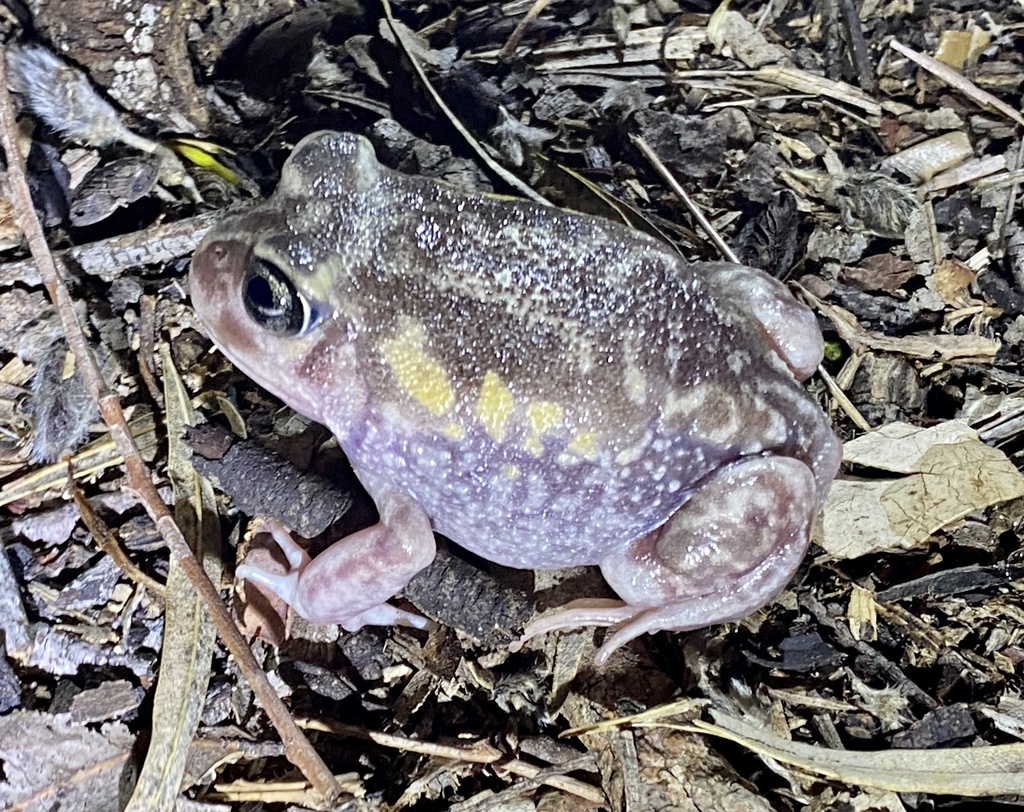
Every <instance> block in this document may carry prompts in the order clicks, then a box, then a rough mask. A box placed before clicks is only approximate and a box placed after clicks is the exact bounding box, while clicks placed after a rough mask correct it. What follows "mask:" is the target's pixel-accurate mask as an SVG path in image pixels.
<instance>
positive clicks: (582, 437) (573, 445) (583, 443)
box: [565, 431, 597, 460]
mask: <svg viewBox="0 0 1024 812" xmlns="http://www.w3.org/2000/svg"><path fill="white" fill-rule="evenodd" d="M565 450H566V451H568V452H570V453H571V454H576V455H578V456H580V457H583V459H585V460H592V459H596V458H597V434H595V433H594V432H592V431H578V432H576V434H574V435H573V438H572V439H571V440H570V441H569V444H568V445H567V446H566V447H565Z"/></svg>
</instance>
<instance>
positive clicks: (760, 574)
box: [523, 456, 818, 664]
mask: <svg viewBox="0 0 1024 812" xmlns="http://www.w3.org/2000/svg"><path fill="white" fill-rule="evenodd" d="M817 507H818V503H817V497H816V491H815V482H814V476H813V474H812V473H811V470H810V469H809V468H808V467H807V466H806V465H804V464H803V463H802V462H800V461H799V460H795V459H791V458H787V457H770V456H768V457H753V458H745V459H741V460H738V461H736V462H734V463H732V464H730V465H727V466H725V467H724V468H722V469H720V470H719V471H717V472H716V473H714V474H713V475H712V476H711V477H710V478H709V479H708V480H706V481H705V482H703V483H701V485H700V487H699V488H698V489H697V491H696V492H695V493H694V495H693V497H692V498H691V499H690V500H689V501H688V502H686V504H684V505H683V506H682V507H681V508H680V509H679V510H678V511H677V512H676V513H675V514H673V516H672V517H671V518H670V519H669V521H668V522H667V523H666V524H664V525H662V526H661V527H660V528H658V529H657V530H655V531H654V532H652V533H649V534H648V535H646V536H643V537H641V538H639V539H637V540H636V541H634V542H633V543H632V544H630V545H627V547H626V548H625V549H624V550H623V551H622V552H621V553H615V554H613V555H610V556H608V557H607V558H605V559H604V560H603V561H602V562H601V572H602V573H603V574H604V576H605V578H606V579H607V580H608V583H609V584H610V585H611V586H612V588H613V589H614V590H615V591H616V592H617V593H618V594H619V595H620V596H621V597H622V598H623V599H624V603H619V604H617V605H609V604H607V603H605V604H604V605H600V606H594V605H590V606H579V605H577V606H576V607H574V608H566V609H563V610H561V611H559V612H557V613H555V614H553V615H549V616H547V617H541V618H538V619H537V620H536V621H534V622H532V623H530V624H529V625H528V626H527V628H526V631H525V633H524V638H523V639H526V638H528V637H532V636H534V635H537V634H541V633H544V632H547V631H552V630H555V629H566V628H576V627H578V626H588V625H596V626H617V627H618V628H617V629H616V630H615V632H614V633H613V634H612V635H611V636H610V637H609V638H608V640H607V641H606V642H605V644H604V645H603V646H602V647H601V649H600V650H599V651H598V653H597V656H596V658H595V661H596V662H597V663H598V664H600V663H603V662H604V661H606V660H607V659H608V657H609V656H611V654H612V652H614V651H615V650H616V649H617V648H619V647H620V646H622V645H623V644H624V643H626V642H628V641H629V640H632V639H633V638H634V637H638V636H639V635H641V634H644V633H645V632H655V631H659V630H663V629H665V630H675V631H685V630H688V629H697V628H700V627H702V626H710V625H713V624H716V623H724V622H727V621H731V620H738V619H739V618H742V617H744V616H745V615H747V614H749V613H750V612H752V611H754V610H755V609H757V608H759V607H760V606H763V605H764V604H765V603H767V602H768V601H769V600H771V598H772V597H774V596H775V594H776V593H778V592H779V591H780V590H781V589H782V587H783V586H785V585H786V583H787V582H788V581H789V579H790V577H791V576H792V574H793V572H794V571H795V570H796V568H797V567H798V566H799V564H800V561H801V559H802V558H803V555H804V552H805V551H806V549H807V541H808V532H809V529H810V523H811V520H812V519H813V518H814V515H815V513H816V512H817Z"/></svg>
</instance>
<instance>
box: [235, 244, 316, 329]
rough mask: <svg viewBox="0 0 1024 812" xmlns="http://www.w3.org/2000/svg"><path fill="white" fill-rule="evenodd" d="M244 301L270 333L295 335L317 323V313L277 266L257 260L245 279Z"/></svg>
mask: <svg viewBox="0 0 1024 812" xmlns="http://www.w3.org/2000/svg"><path fill="white" fill-rule="evenodd" d="M242 299H243V301H244V302H245V309H246V312H248V314H249V315H250V316H251V317H252V320H253V321H255V322H256V323H257V324H259V325H260V326H261V327H263V328H264V329H266V330H269V331H270V332H272V333H274V334H276V335H281V336H294V335H299V334H300V333H304V332H306V331H307V330H308V329H309V328H310V327H312V326H313V325H314V324H315V323H316V313H315V311H314V310H313V308H312V307H311V306H310V304H309V302H308V301H307V300H306V297H304V296H303V295H302V294H301V293H299V292H298V291H297V290H296V289H295V285H293V284H292V281H291V280H290V279H289V278H288V277H287V276H286V275H285V274H284V272H283V271H282V270H281V269H280V268H278V267H277V266H276V265H274V264H272V263H270V262H267V261H266V260H265V259H259V258H253V260H252V261H251V262H250V263H249V269H248V270H247V271H246V272H245V279H243V280H242Z"/></svg>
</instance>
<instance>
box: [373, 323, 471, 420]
mask: <svg viewBox="0 0 1024 812" xmlns="http://www.w3.org/2000/svg"><path fill="white" fill-rule="evenodd" d="M426 340H427V333H426V330H424V329H423V325H422V324H420V323H419V322H418V321H415V320H413V319H409V320H407V321H406V323H405V324H404V325H403V326H402V328H401V329H400V330H399V331H398V333H397V334H396V335H395V336H393V337H392V338H388V339H386V340H384V341H382V342H381V345H380V351H381V355H383V356H384V361H385V362H386V363H387V365H388V366H389V367H391V371H392V372H394V373H395V378H396V379H397V380H398V385H399V386H401V387H402V388H403V389H404V390H405V391H406V392H408V393H409V394H410V395H411V396H412V397H413V398H415V399H416V401H417V402H419V404H420V405H421V406H423V407H424V408H426V410H427V411H428V412H430V413H431V414H432V415H435V416H437V417H441V416H442V415H445V414H447V413H448V411H449V410H450V409H451V408H452V406H453V405H454V403H455V393H454V392H452V387H451V383H449V381H448V373H447V371H446V370H445V368H444V366H443V365H442V364H441V362H440V361H437V360H436V359H434V358H431V357H430V356H429V355H427V353H426V352H425V351H424V349H423V345H424V344H425V343H426Z"/></svg>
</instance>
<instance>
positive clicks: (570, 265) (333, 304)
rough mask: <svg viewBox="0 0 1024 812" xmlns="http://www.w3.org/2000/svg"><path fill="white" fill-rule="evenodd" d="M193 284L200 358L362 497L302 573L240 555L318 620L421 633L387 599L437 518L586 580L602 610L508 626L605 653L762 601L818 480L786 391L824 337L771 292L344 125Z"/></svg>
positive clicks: (753, 280)
mask: <svg viewBox="0 0 1024 812" xmlns="http://www.w3.org/2000/svg"><path fill="white" fill-rule="evenodd" d="M190 284H191V292H192V300H193V303H194V305H195V309H196V312H197V314H198V315H199V318H200V320H201V321H202V323H203V325H204V326H205V328H206V330H207V331H208V332H209V334H210V336H211V337H212V338H213V341H214V342H215V343H216V344H217V346H218V347H220V348H221V350H223V352H224V353H225V354H226V355H227V356H228V358H230V359H231V360H232V361H233V362H234V363H235V364H236V365H237V366H238V367H239V368H240V369H242V370H243V371H244V372H246V373H247V374H248V375H249V376H251V377H252V378H253V379H254V380H256V381H257V382H258V383H260V384H261V385H263V386H264V387H266V388H267V389H269V390H270V391H271V392H273V393H274V394H275V395H277V396H278V397H280V398H281V399H283V400H284V401H285V402H286V403H287V404H289V405H290V406H292V407H293V408H294V409H296V410H297V411H299V412H301V413H302V414H304V415H306V416H308V417H310V418H312V419H313V420H316V421H319V422H321V423H323V424H324V425H326V426H327V427H328V428H330V430H331V431H332V432H333V433H334V435H335V436H336V437H337V440H338V443H339V444H340V445H341V448H342V449H343V450H344V451H345V453H346V454H347V455H348V458H349V460H350V461H351V463H352V467H353V469H354V470H355V473H356V475H357V476H358V477H359V480H360V481H361V482H362V484H363V485H364V486H365V488H366V490H367V491H368V492H369V494H370V496H371V497H372V498H373V500H374V502H375V503H376V505H377V508H378V510H379V513H380V522H379V524H377V525H375V526H373V527H370V528H368V529H366V530H362V531H360V532H358V533H355V534H353V535H350V536H348V537H347V538H344V539H342V540H341V541H339V542H338V543H337V544H335V545H334V546H332V547H331V548H330V549H328V550H326V551H325V552H324V553H322V554H321V555H319V556H318V557H317V558H315V559H313V560H310V559H309V557H308V556H307V555H306V554H305V553H304V551H303V550H302V549H301V548H299V547H298V546H296V545H295V544H294V542H291V541H290V540H288V539H286V538H279V539H278V542H279V544H281V545H282V547H283V549H284V552H285V555H286V558H287V559H288V562H289V565H290V571H289V572H287V573H286V574H283V575H282V574H271V573H269V572H266V571H264V570H262V569H259V568H257V567H253V566H251V565H243V566H242V567H240V568H239V575H240V576H242V577H244V578H247V579H250V580H253V581H257V582H259V583H260V584H262V585H264V586H265V587H269V588H270V590H272V591H273V592H275V593H277V594H278V595H280V596H281V597H282V598H284V599H285V600H286V601H287V602H288V603H289V604H290V605H291V606H292V607H293V608H294V609H295V611H297V612H298V613H299V614H301V615H303V616H305V617H307V618H309V619H310V620H311V621H314V622H320V623H327V622H338V623H341V624H342V625H343V626H344V627H345V628H346V629H350V630H354V629H357V628H359V627H360V626H362V625H363V624H366V623H375V624H390V623H411V624H414V625H421V624H422V622H423V621H422V618H419V617H418V616H416V615H411V614H409V613H406V612H402V611H401V610H399V609H397V608H395V607H393V606H391V605H389V604H388V603H387V602H386V601H387V600H388V599H389V598H391V597H392V596H393V595H394V594H395V593H396V592H397V591H399V590H400V589H401V588H402V587H403V586H404V585H405V584H406V583H408V581H409V579H410V578H412V576H413V575H415V573H416V572H417V571H419V570H420V569H422V568H423V567H425V566H426V565H427V564H429V563H430V561H431V560H432V559H433V557H434V552H435V546H434V536H433V531H435V530H436V531H437V532H439V533H442V534H443V535H445V536H447V537H448V538H450V539H452V540H453V541H455V542H456V543H458V544H460V545H462V546H463V547H465V548H466V549H468V550H471V551H473V552H474V553H476V554H478V555H480V556H483V557H484V558H486V559H489V560H491V561H495V562H498V563H500V564H504V565H506V566H511V567H523V568H546V569H553V568H560V567H568V566H574V565H585V564H596V565H598V566H600V568H601V571H602V573H603V574H604V576H605V578H607V580H608V582H609V584H610V585H611V586H612V588H613V589H614V590H615V592H616V593H618V595H619V596H620V597H621V599H622V601H621V602H607V601H606V602H603V603H600V604H598V602H586V604H585V605H583V606H576V607H572V606H570V607H569V608H564V609H562V610H560V611H559V612H558V613H556V614H554V615H553V616H548V617H542V618H541V619H540V620H539V621H535V622H534V623H533V624H531V625H530V627H528V628H527V631H526V634H527V636H529V635H532V634H537V633H540V632H544V631H549V630H552V629H561V628H571V627H576V626H580V625H612V626H616V627H617V628H616V630H615V631H614V633H613V634H611V635H610V637H609V638H608V639H607V641H606V642H605V643H604V646H603V648H602V649H601V650H600V652H599V653H598V657H597V659H598V661H599V662H600V661H603V660H605V659H607V657H608V656H609V654H610V653H611V652H612V651H614V650H615V649H616V648H617V647H619V646H620V645H622V644H623V643H624V642H626V641H627V640H630V639H632V638H633V637H636V636H637V635H639V634H642V633H644V632H651V631H657V630H659V629H676V630H683V629H692V628H697V627H701V626H706V625H709V624H713V623H720V622H723V621H728V620H735V619H738V618H740V617H743V616H744V615H746V614H748V613H749V612H751V611H753V610H754V609H756V608H758V607H759V606H761V605H762V604H764V603H765V602H767V601H768V600H769V599H771V598H772V597H773V596H774V595H775V594H776V593H777V592H778V591H779V590H781V589H782V587H783V586H784V585H785V584H786V583H787V581H788V580H789V578H790V577H791V575H792V574H793V572H794V570H795V569H796V567H797V566H798V564H799V563H800V560H801V559H802V557H803V554H804V552H805V550H806V547H807V543H808V532H809V528H810V524H811V521H812V519H813V518H814V516H815V515H816V514H817V512H818V510H819V509H820V507H821V504H822V501H823V500H824V498H825V494H826V492H827V490H828V488H829V484H830V483H831V481H832V479H833V477H834V476H835V474H836V471H837V468H838V466H839V458H840V454H839V446H838V443H837V441H836V438H835V436H834V434H833V433H832V431H831V429H830V428H829V425H828V422H827V420H826V418H825V416H824V414H823V413H822V411H821V410H820V409H819V408H818V406H817V405H816V404H815V402H814V401H813V400H812V399H811V398H810V397H809V396H808V395H807V394H806V392H805V391H804V390H803V388H802V387H801V385H800V383H799V381H801V380H803V379H805V378H806V377H808V376H809V375H810V374H811V373H812V372H813V370H814V369H815V367H816V366H817V364H818V362H819V361H820V360H821V356H822V337H821V333H820V331H819V329H818V326H817V322H816V320H815V318H814V315H813V314H812V313H811V312H810V310H808V309H807V308H806V307H804V306H803V305H802V304H800V303H798V302H797V301H796V300H795V299H794V298H793V297H792V296H791V295H790V294H789V292H788V291H787V289H786V288H785V287H784V286H783V285H782V284H781V283H779V282H778V281H776V280H775V279H773V278H771V277H769V276H767V275H765V274H764V273H762V272H760V271H757V270H754V269H752V268H747V267H743V266H739V265H733V264H727V263H698V264H689V263H686V262H684V261H683V260H681V259H680V258H679V257H678V256H677V255H676V254H675V253H674V252H673V251H672V250H671V249H670V248H669V247H667V246H665V245H663V244H662V243H660V242H658V241H656V240H654V239H652V238H650V237H647V236H645V235H643V234H639V233H637V232H635V231H633V230H631V229H628V228H626V227H624V226H622V225H618V224H616V223H614V222H611V221H609V220H605V219H603V218H599V217H591V216H584V215H580V214H574V213H571V212H567V211H561V210H558V209H553V208H547V207H544V206H541V205H536V204H533V203H527V202H522V201H510V200H507V199H501V198H497V197H492V196H484V195H478V194H468V193H465V192H462V191H457V190H456V189H454V188H451V187H449V186H446V185H443V184H441V183H438V182H435V181H433V180H428V179H425V178H418V177H409V176H407V175H403V174H401V173H398V172H394V171H392V170H390V169H387V168H385V167H383V166H381V165H380V164H379V163H378V162H377V160H376V157H375V155H374V152H373V148H372V147H371V145H370V143H369V142H368V141H367V140H366V139H364V138H362V137H359V136H356V135H350V134H342V133H333V132H319V133H314V134H313V135H310V136H308V137H307V138H305V139H304V140H303V141H302V142H301V143H300V144H299V145H298V146H297V147H296V148H295V151H294V152H293V153H292V155H291V156H290V158H289V159H288V161H287V163H286V164H285V165H284V168H283V170H282V174H281V182H280V185H279V186H278V188H277V191H276V192H275V193H274V195H273V196H272V197H271V198H269V199H268V200H267V201H266V202H264V203H262V204H261V205H258V206H255V207H253V208H252V209H249V210H247V211H245V212H242V213H241V214H236V215H233V216H231V217H229V218H227V219H225V220H224V222H223V223H221V224H220V225H218V226H217V227H215V228H214V229H212V230H211V232H210V233H209V234H208V235H207V236H206V238H205V239H204V240H203V242H202V244H201V245H200V246H199V248H198V249H197V251H196V254H195V257H194V259H193V261H192V270H191V276H190ZM279 535H280V534H279Z"/></svg>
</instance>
